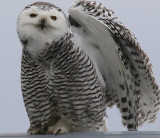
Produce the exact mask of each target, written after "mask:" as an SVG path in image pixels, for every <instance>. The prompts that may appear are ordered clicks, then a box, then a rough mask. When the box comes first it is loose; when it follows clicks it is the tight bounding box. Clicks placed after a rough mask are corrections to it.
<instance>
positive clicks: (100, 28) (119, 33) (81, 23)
mask: <svg viewBox="0 0 160 138" xmlns="http://www.w3.org/2000/svg"><path fill="white" fill-rule="evenodd" d="M69 14H70V22H71V24H72V25H73V26H75V25H78V26H75V27H73V31H74V33H76V34H77V39H78V40H77V41H79V38H80V39H81V40H80V42H81V43H82V44H81V47H82V48H83V49H84V51H86V53H87V54H88V55H89V56H90V58H91V59H92V60H93V63H94V65H95V67H96V70H97V71H98V74H100V75H99V79H100V80H101V81H100V82H101V84H104V81H105V84H104V85H103V87H104V88H105V96H106V104H107V105H108V106H110V105H113V104H116V105H117V106H118V108H119V109H120V111H121V113H122V122H123V124H124V125H127V128H128V129H129V130H137V128H138V126H139V125H142V124H143V123H144V122H152V121H154V120H155V118H156V113H157V111H158V110H159V108H160V91H159V89H158V86H157V84H156V82H155V79H154V77H153V75H152V69H151V64H150V63H149V58H148V57H147V56H146V53H145V52H144V51H143V50H142V49H141V48H140V45H139V43H138V42H137V40H136V38H135V36H134V35H133V34H132V33H131V31H129V30H128V29H127V28H126V27H125V26H124V25H123V24H122V23H121V22H120V21H119V20H118V18H117V17H115V15H114V13H113V11H112V10H109V9H107V8H106V7H103V6H102V4H96V2H91V1H85V0H80V1H77V2H75V3H74V4H73V5H72V6H71V7H70V9H69ZM103 79H104V80H103Z"/></svg>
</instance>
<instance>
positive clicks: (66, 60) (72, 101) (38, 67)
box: [21, 34, 105, 130]
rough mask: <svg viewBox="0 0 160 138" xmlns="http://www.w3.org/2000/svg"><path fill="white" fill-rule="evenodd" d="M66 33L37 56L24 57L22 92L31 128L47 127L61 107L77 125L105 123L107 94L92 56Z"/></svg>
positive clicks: (69, 119) (24, 54)
mask: <svg viewBox="0 0 160 138" xmlns="http://www.w3.org/2000/svg"><path fill="white" fill-rule="evenodd" d="M72 37H73V36H72V35H71V34H65V35H64V36H63V37H61V38H60V39H59V40H57V41H54V42H53V43H52V44H46V48H45V49H44V50H43V51H42V52H41V53H40V54H39V55H38V56H37V57H36V58H33V57H32V55H30V54H29V52H28V51H27V50H26V49H23V56H22V74H21V75H22V77H21V79H22V91H23V97H24V102H25V106H26V110H27V113H28V116H29V118H30V122H31V127H38V126H40V127H45V126H46V125H47V123H48V122H49V121H50V118H51V115H52V114H54V112H55V111H56V110H58V111H59V112H60V113H61V114H62V115H63V116H64V117H65V118H66V119H68V121H69V122H71V123H72V125H73V126H74V127H79V126H78V125H80V126H83V127H86V128H91V129H92V128H93V129H95V130H99V129H100V128H101V126H103V125H104V120H103V118H104V116H105V105H104V100H103V99H104V94H103V92H102V89H101V86H100V84H99V81H98V79H97V74H96V71H95V69H94V66H93V63H92V62H91V60H90V58H89V57H88V56H87V55H86V54H85V53H84V52H83V51H81V50H80V49H79V48H77V47H75V45H74V43H73V42H72V40H71V38H72Z"/></svg>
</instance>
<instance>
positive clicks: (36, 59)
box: [17, 0, 160, 134]
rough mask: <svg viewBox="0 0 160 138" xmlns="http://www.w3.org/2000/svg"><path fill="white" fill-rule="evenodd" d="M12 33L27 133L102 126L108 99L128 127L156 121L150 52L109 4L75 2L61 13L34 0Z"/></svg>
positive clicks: (156, 95)
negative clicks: (16, 43)
mask: <svg viewBox="0 0 160 138" xmlns="http://www.w3.org/2000/svg"><path fill="white" fill-rule="evenodd" d="M17 32H18V36H19V39H20V41H21V43H22V46H23V52H22V62H21V85H22V94H23V99H24V103H25V107H26V111H27V113H28V117H29V120H30V128H29V130H28V134H59V133H67V132H78V131H107V126H106V122H105V117H106V107H107V106H112V105H114V104H115V105H117V107H118V108H119V109H120V112H121V114H122V123H123V124H124V125H125V126H127V128H128V130H137V128H138V126H139V125H142V124H143V123H144V122H152V121H154V120H155V118H156V113H157V111H158V109H159V108H160V99H159V97H160V96H159V93H160V92H159V90H158V86H157V84H156V82H155V79H154V77H153V76H152V70H151V65H150V63H149V61H148V57H147V56H146V54H145V53H144V52H143V50H142V49H141V48H140V46H139V43H138V42H137V41H136V38H135V37H134V35H133V34H132V33H131V32H130V31H129V30H128V29H126V28H125V26H124V25H123V24H122V23H121V22H120V21H119V20H118V19H117V18H116V17H115V16H114V14H113V12H112V11H111V10H108V9H107V8H105V7H103V6H102V5H101V4H96V2H90V1H85V0H80V1H77V2H75V3H74V4H73V5H72V6H71V7H70V8H69V18H67V17H66V15H65V14H64V12H63V11H62V10H61V9H60V8H59V7H57V6H55V5H53V4H50V3H46V2H36V3H33V4H31V5H29V6H27V7H25V8H24V10H23V11H22V12H21V13H20V15H19V17H18V22H17Z"/></svg>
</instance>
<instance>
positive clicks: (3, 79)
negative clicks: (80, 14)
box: [0, 0, 160, 133]
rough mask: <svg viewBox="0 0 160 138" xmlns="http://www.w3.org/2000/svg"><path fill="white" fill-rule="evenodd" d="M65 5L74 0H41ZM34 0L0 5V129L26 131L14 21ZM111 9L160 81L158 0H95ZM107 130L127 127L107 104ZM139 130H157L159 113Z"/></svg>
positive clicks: (21, 0) (7, 131)
mask: <svg viewBox="0 0 160 138" xmlns="http://www.w3.org/2000/svg"><path fill="white" fill-rule="evenodd" d="M44 1H47V2H51V3H54V4H55V5H57V6H59V7H60V8H61V9H63V10H64V12H65V13H66V14H67V15H68V12H67V9H68V7H69V6H70V5H71V4H72V2H74V1H75V0H44ZM33 2H36V0H16V1H10V0H4V1H1V7H0V133H18V132H26V131H27V130H28V127H29V120H28V117H27V114H26V111H25V107H24V103H23V99H22V94H21V83H20V71H21V69H20V68H21V67H20V66H21V53H22V47H21V44H20V42H19V39H18V36H17V32H16V22H17V18H18V15H19V14H20V12H21V11H22V9H23V8H24V7H25V6H27V5H29V4H31V3H33ZM97 2H101V3H102V4H103V5H104V6H106V7H107V8H109V9H112V10H113V11H114V12H115V14H116V16H118V18H119V19H120V20H121V22H122V23H124V24H125V25H126V26H127V27H128V28H129V29H130V30H131V31H132V32H133V33H134V34H135V35H136V37H137V38H138V41H139V43H140V44H141V47H142V49H143V50H144V51H145V52H146V53H147V55H148V56H149V57H150V61H151V63H152V64H153V72H154V76H155V78H156V80H157V83H158V84H159V85H160V77H159V76H160V71H159V69H160V66H159V63H160V58H159V56H160V44H159V41H160V27H159V25H160V1H159V0H97ZM107 116H108V118H107V124H108V128H109V131H126V129H125V128H124V127H123V126H122V125H121V117H120V113H119V111H118V110H117V109H116V108H115V107H114V108H112V109H109V108H107ZM139 130H140V131H160V114H158V118H157V120H156V121H155V123H152V124H144V125H143V126H142V127H140V128H139Z"/></svg>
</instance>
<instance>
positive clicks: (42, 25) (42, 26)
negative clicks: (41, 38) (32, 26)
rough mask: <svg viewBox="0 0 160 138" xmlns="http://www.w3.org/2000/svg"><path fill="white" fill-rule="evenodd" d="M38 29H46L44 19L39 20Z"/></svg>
mask: <svg viewBox="0 0 160 138" xmlns="http://www.w3.org/2000/svg"><path fill="white" fill-rule="evenodd" d="M39 27H40V28H41V29H42V30H43V29H44V28H45V27H46V22H45V20H44V19H42V20H41V23H40V25H39Z"/></svg>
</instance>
